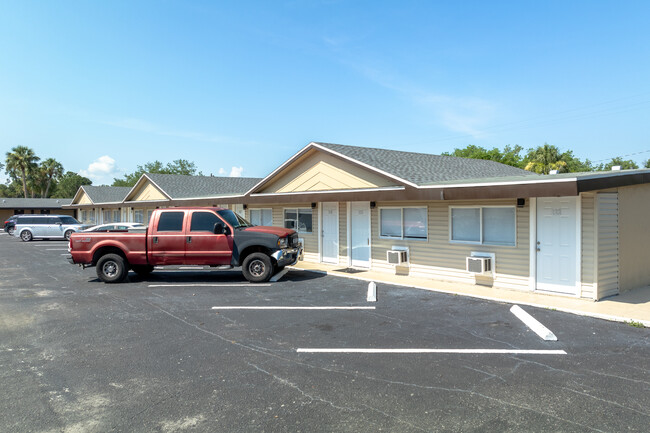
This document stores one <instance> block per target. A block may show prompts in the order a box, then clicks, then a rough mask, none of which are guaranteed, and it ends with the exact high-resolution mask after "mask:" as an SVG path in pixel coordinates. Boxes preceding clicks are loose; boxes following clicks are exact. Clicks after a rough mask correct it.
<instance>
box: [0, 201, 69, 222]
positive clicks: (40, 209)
mask: <svg viewBox="0 0 650 433" xmlns="http://www.w3.org/2000/svg"><path fill="white" fill-rule="evenodd" d="M71 202H72V200H70V199H69V198H0V219H2V221H3V222H4V221H6V219H7V218H9V217H10V216H12V215H22V214H58V215H71V216H74V214H75V211H74V209H69V208H66V209H63V206H67V205H69V204H70V203H71Z"/></svg>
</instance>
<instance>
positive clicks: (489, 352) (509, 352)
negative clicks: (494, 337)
mask: <svg viewBox="0 0 650 433" xmlns="http://www.w3.org/2000/svg"><path fill="white" fill-rule="evenodd" d="M296 351H297V352H300V353H371V354H378V353H387V354H388V353H449V354H480V355H566V354H567V353H566V352H565V351H564V350H512V349H354V348H349V349H345V348H334V349H323V348H301V349H297V350H296Z"/></svg>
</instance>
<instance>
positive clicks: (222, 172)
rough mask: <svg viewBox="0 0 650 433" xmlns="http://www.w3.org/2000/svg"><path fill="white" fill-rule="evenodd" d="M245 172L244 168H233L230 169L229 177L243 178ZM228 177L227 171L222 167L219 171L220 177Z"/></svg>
mask: <svg viewBox="0 0 650 433" xmlns="http://www.w3.org/2000/svg"><path fill="white" fill-rule="evenodd" d="M242 171H244V167H234V166H233V167H232V168H231V169H230V174H229V175H228V176H229V177H241V173H242ZM225 175H226V170H225V169H224V168H223V167H221V168H220V169H219V176H225Z"/></svg>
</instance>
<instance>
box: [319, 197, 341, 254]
mask: <svg viewBox="0 0 650 433" xmlns="http://www.w3.org/2000/svg"><path fill="white" fill-rule="evenodd" d="M321 207H322V212H323V219H322V221H323V223H322V229H321V242H322V243H321V245H322V254H323V256H322V261H323V263H332V264H335V265H337V264H338V263H339V204H338V203H321Z"/></svg>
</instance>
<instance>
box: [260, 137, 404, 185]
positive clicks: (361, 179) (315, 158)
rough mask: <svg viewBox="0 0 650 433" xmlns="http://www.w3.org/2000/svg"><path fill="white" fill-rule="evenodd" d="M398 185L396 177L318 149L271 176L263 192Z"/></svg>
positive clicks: (310, 151)
mask: <svg viewBox="0 0 650 433" xmlns="http://www.w3.org/2000/svg"><path fill="white" fill-rule="evenodd" d="M395 185H397V182H396V181H394V180H392V179H387V178H386V177H384V176H381V175H379V174H377V173H375V172H373V171H371V170H368V169H365V168H363V167H360V166H359V165H356V164H354V163H352V162H349V161H346V160H343V159H341V158H338V157H336V156H333V155H331V154H329V153H326V152H323V151H322V150H320V149H315V148H314V149H311V150H309V151H308V152H306V153H305V154H303V155H301V156H300V157H299V158H298V159H296V160H295V161H294V162H293V163H292V164H290V165H289V166H287V167H286V168H285V169H284V170H282V171H281V172H279V173H277V174H276V175H275V176H274V178H273V179H269V181H268V182H267V184H266V185H265V186H264V187H263V188H262V189H260V190H259V192H260V193H292V192H303V191H332V190H337V191H341V190H349V189H368V188H380V187H387V186H395Z"/></svg>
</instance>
